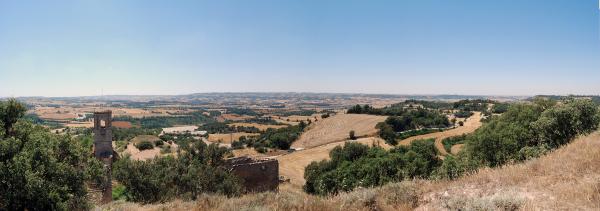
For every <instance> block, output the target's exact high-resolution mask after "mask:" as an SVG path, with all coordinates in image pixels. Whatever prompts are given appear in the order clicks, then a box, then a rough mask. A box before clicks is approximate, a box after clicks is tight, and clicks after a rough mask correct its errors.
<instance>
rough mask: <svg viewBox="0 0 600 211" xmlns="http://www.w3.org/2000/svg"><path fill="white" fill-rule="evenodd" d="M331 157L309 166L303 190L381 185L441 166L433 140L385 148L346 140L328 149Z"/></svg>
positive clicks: (317, 191)
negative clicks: (344, 143) (330, 149)
mask: <svg viewBox="0 0 600 211" xmlns="http://www.w3.org/2000/svg"><path fill="white" fill-rule="evenodd" d="M329 157H330V160H328V161H320V162H312V163H311V164H310V165H308V166H307V167H306V170H305V173H304V178H305V179H306V184H305V185H304V190H305V191H306V192H308V193H313V194H320V195H326V194H335V193H338V192H342V191H343V192H347V191H351V190H353V189H354V188H356V187H373V186H381V185H384V184H387V183H389V182H397V181H401V180H403V179H409V178H427V177H429V176H430V174H431V173H432V172H433V170H434V169H435V168H436V167H437V166H439V164H440V160H439V159H438V158H437V156H436V150H435V147H434V144H433V140H420V141H414V142H413V143H412V144H411V145H410V146H409V147H404V146H401V147H397V148H394V149H392V150H390V151H386V150H384V149H382V148H379V147H372V148H369V147H368V146H366V145H362V144H359V143H346V145H344V146H343V147H340V146H338V147H336V148H334V149H333V150H332V151H331V152H330V153H329Z"/></svg>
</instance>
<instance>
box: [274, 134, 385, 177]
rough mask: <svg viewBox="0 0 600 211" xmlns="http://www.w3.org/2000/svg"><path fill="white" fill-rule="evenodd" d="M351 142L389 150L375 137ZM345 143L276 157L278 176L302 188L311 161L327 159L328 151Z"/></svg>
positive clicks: (326, 145) (382, 141)
mask: <svg viewBox="0 0 600 211" xmlns="http://www.w3.org/2000/svg"><path fill="white" fill-rule="evenodd" d="M351 142H358V143H362V144H366V145H369V146H373V145H378V146H381V147H383V148H386V149H389V148H391V146H389V145H387V144H386V143H385V141H384V140H383V139H381V138H376V137H369V138H360V139H357V140H356V141H351ZM346 143H347V142H346V141H340V142H335V143H329V144H325V145H321V146H318V147H315V148H310V149H305V150H300V151H296V152H293V153H290V154H287V155H283V156H279V157H277V160H279V175H281V176H284V177H285V178H289V179H290V183H291V184H292V185H293V186H295V187H296V188H302V185H304V182H305V180H304V168H305V167H306V166H308V164H310V163H311V162H313V161H321V160H327V159H329V151H331V150H332V149H333V148H335V147H336V146H342V145H344V144H346Z"/></svg>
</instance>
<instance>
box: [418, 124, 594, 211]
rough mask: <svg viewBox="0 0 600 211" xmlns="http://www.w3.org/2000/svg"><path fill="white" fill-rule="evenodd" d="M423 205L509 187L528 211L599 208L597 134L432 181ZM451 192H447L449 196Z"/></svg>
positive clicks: (489, 194) (435, 205)
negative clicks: (524, 157) (528, 156)
mask: <svg viewBox="0 0 600 211" xmlns="http://www.w3.org/2000/svg"><path fill="white" fill-rule="evenodd" d="M428 189H430V193H428V194H426V195H425V196H424V198H425V199H426V201H427V203H426V204H424V205H423V207H422V208H423V209H424V210H428V209H429V210H430V209H436V208H442V207H444V206H445V205H444V203H446V202H448V201H449V200H452V198H463V199H467V200H468V199H471V198H482V197H492V196H494V195H495V194H497V193H501V192H509V193H510V195H511V196H512V197H513V198H514V199H515V200H517V201H518V200H519V199H522V200H523V201H524V204H523V206H524V208H526V209H532V210H598V209H600V133H599V132H596V133H594V134H592V135H589V136H586V137H582V138H579V139H577V140H575V141H574V142H573V143H571V144H569V145H568V146H565V147H563V148H560V149H558V150H556V151H554V152H551V153H549V154H548V155H546V156H543V157H541V158H538V159H536V160H531V161H528V162H525V163H521V164H514V165H506V166H504V167H502V168H498V169H489V168H486V169H482V170H480V171H479V172H478V173H476V174H473V175H470V176H466V177H463V178H460V179H458V180H456V181H451V182H433V183H431V184H430V185H429V187H428ZM450 196H451V197H450Z"/></svg>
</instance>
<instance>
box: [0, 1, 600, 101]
mask: <svg viewBox="0 0 600 211" xmlns="http://www.w3.org/2000/svg"><path fill="white" fill-rule="evenodd" d="M599 15H600V10H599V6H598V1H597V0H544V1H542V0H529V1H522V0H506V1H497V0H493V1H492V0H457V1H442V0H394V1H391V0H390V1H383V0H373V1H353V0H347V1H346V0H345V1H342V0H339V1H336V0H332V1H322V0H307V1H287V0H238V1H233V0H231V1H230V0H225V1H200V0H199V1H147V0H131V1H119V0H112V1H98V0H81V1H62V0H59V1H41V0H40V1H29V0H23V1H0V97H11V96H12V97H17V96H91V95H101V94H104V95H165V94H190V93H200V92H334V93H377V94H463V95H536V94H559V95H564V94H580V95H599V94H600V29H599V27H600V16H599Z"/></svg>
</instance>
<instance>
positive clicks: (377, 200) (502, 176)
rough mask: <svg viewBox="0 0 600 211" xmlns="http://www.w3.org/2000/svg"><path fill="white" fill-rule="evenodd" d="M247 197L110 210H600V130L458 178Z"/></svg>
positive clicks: (127, 205)
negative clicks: (528, 157)
mask: <svg viewBox="0 0 600 211" xmlns="http://www.w3.org/2000/svg"><path fill="white" fill-rule="evenodd" d="M287 186H288V185H282V187H281V189H280V191H279V192H267V193H257V194H248V195H243V196H241V197H235V198H227V197H224V196H215V195H203V196H201V197H200V198H199V199H197V200H196V201H188V202H184V201H173V202H167V203H163V204H154V205H139V204H135V203H126V202H113V203H111V204H107V205H103V206H102V207H100V208H101V209H107V210H182V211H183V210H223V211H230V210H232V211H233V210H314V211H320V210H343V211H352V210H365V211H366V210H600V133H598V132H596V133H594V134H592V135H589V136H586V137H581V138H579V139H577V140H576V141H574V142H573V143H571V144H569V145H567V146H565V147H563V148H560V149H558V150H555V151H554V152H551V153H549V154H548V155H546V156H543V157H541V158H538V159H534V160H530V161H527V162H524V163H521V164H513V165H507V166H504V167H501V168H497V169H482V170H480V171H479V172H478V173H475V174H473V175H468V176H464V177H462V178H459V179H457V180H454V181H428V180H414V181H404V182H401V183H393V184H388V185H385V186H383V187H379V188H364V189H357V190H355V191H352V192H349V193H340V194H338V195H335V196H329V197H317V196H312V195H308V194H305V193H302V192H300V191H298V190H296V189H288V187H287Z"/></svg>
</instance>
